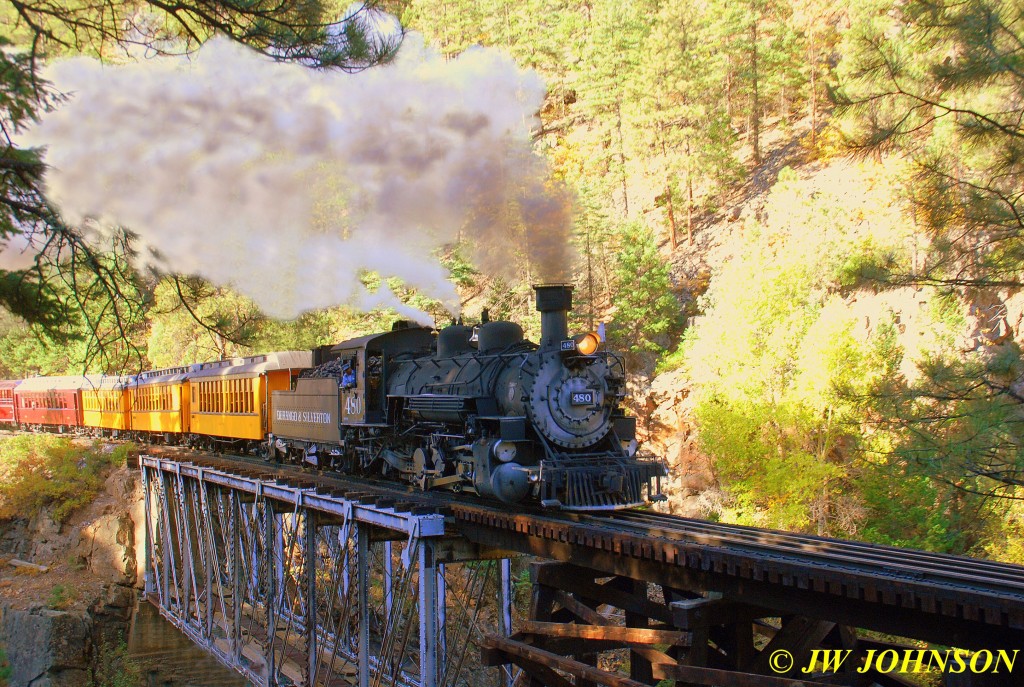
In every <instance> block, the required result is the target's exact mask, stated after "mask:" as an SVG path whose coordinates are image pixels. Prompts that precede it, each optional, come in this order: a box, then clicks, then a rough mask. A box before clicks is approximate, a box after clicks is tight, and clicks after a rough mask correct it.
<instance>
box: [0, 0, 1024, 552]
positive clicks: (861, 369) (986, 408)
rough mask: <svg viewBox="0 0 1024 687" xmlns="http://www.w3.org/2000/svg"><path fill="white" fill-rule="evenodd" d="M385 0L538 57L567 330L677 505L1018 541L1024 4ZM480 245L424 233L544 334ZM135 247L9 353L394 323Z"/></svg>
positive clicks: (42, 364) (405, 17)
mask: <svg viewBox="0 0 1024 687" xmlns="http://www.w3.org/2000/svg"><path fill="white" fill-rule="evenodd" d="M384 8H385V9H387V10H388V11H390V12H392V13H393V14H394V15H395V16H397V17H399V19H400V20H401V23H402V24H403V26H404V27H406V29H407V30H408V31H410V32H415V33H417V34H422V36H423V37H424V38H425V40H426V42H427V44H428V45H431V46H433V47H434V48H435V49H436V50H438V51H440V52H441V53H442V54H443V55H444V56H445V57H447V58H450V59H454V58H456V57H458V56H459V55H462V54H464V53H465V52H466V51H472V50H475V49H478V48H479V47H484V48H497V49H500V50H502V51H505V52H506V53H508V54H510V55H511V56H512V57H513V58H514V60H515V61H516V63H517V64H519V65H520V66H522V67H526V68H530V69H533V70H536V71H537V72H538V73H539V74H540V75H541V76H542V77H543V79H544V81H545V83H546V86H547V91H546V97H545V99H544V103H543V107H542V108H541V110H540V112H539V118H538V121H537V122H536V123H535V124H534V145H535V148H536V150H537V151H539V152H540V153H542V154H543V155H544V156H545V157H546V158H547V160H548V161H549V163H550V166H551V169H552V170H553V177H552V179H551V181H550V183H552V184H556V183H557V184H565V185H567V186H568V187H569V188H570V189H571V191H572V194H573V197H574V199H575V200H574V218H575V219H574V232H573V242H574V248H575V252H576V256H575V268H574V275H573V280H574V283H575V287H576V288H575V305H576V312H575V317H576V322H575V325H576V326H578V327H579V328H581V329H582V328H593V327H596V325H597V324H598V323H599V322H604V323H606V324H607V332H608V337H609V343H610V345H612V346H613V347H616V348H618V349H621V350H625V351H628V355H629V362H630V364H631V367H632V369H633V373H634V382H633V389H634V398H633V405H634V406H635V409H636V411H637V412H638V414H640V415H641V418H642V425H643V428H644V430H645V431H646V432H647V434H648V437H649V439H650V442H649V445H650V446H651V447H652V448H653V449H655V450H656V451H659V452H661V453H663V454H664V455H665V457H666V458H667V459H668V460H669V462H670V464H671V465H672V466H673V467H674V469H675V471H676V476H675V486H674V491H673V499H674V501H675V503H674V504H672V506H673V507H676V508H677V509H682V508H684V506H685V507H686V508H688V509H690V511H691V512H692V511H697V512H699V513H700V514H701V515H703V516H705V517H713V518H722V519H728V520H731V521H737V522H745V523H753V524H758V525H764V526H771V527H784V528H791V529H797V530H804V531H811V532H818V533H821V534H826V535H833V536H850V537H857V538H863V539H867V540H871V541H878V542H884V543H896V544H901V545H910V546H917V547H923V548H928V549H934V550H940V551H949V552H956V553H970V554H976V555H989V556H994V557H1000V558H1007V559H1011V560H1015V561H1018V562H1024V538H1022V537H1024V520H1022V518H1024V509H1022V508H1021V507H1020V506H1019V505H1018V500H1017V499H1019V498H1020V497H1022V496H1024V491H1022V490H1021V485H1022V484H1024V482H1022V480H1024V456H1022V455H1021V442H1022V439H1024V437H1022V434H1021V420H1022V419H1024V415H1022V410H1024V405H1022V404H1024V361H1022V359H1021V348H1020V342H1021V341H1022V334H1021V326H1022V323H1024V295H1022V294H1021V286H1022V285H1024V243H1022V240H1021V239H1022V234H1024V220H1022V211H1024V202H1022V199H1021V193H1022V188H1024V184H1022V181H1024V127H1022V126H1021V118H1022V114H1024V49H1022V47H1021V46H1022V45H1024V2H1022V1H1021V0H1003V1H998V0H965V1H962V2H955V3H954V2H946V1H944V0H930V1H923V0H911V1H910V2H906V3H902V4H899V5H896V6H894V5H893V4H892V3H885V2H877V1H876V0H848V1H846V2H831V1H829V0H739V1H737V0H728V1H727V0H635V1H632V2H629V1H626V2H623V1H621V0H615V1H614V2H613V1H612V0H594V1H592V2H575V1H573V0H519V1H517V2H511V1H510V0H474V1H472V2H470V1H468V0H411V1H408V2H398V1H395V2H388V3H385V5H384ZM406 40H407V41H409V40H412V37H411V36H410V37H407V39H406ZM373 68H374V69H378V68H380V67H373ZM6 107H8V108H10V105H7V106H6ZM129 244H130V240H129ZM479 248H480V247H479V246H476V247H474V246H470V245H466V243H461V244H453V245H449V246H447V247H446V248H445V250H444V251H443V254H442V255H441V256H440V259H441V261H442V263H443V264H444V265H445V267H446V268H447V269H449V270H450V272H451V279H452V280H453V282H454V283H455V284H456V286H457V288H458V291H459V295H460V297H461V299H462V304H463V310H464V315H465V316H466V317H467V318H468V319H470V320H472V319H473V318H475V317H477V316H478V315H479V313H480V312H481V310H482V309H483V308H487V309H488V310H489V312H490V315H491V317H492V318H510V319H515V320H518V321H522V322H524V323H525V324H526V325H527V328H528V330H529V329H530V328H531V327H532V328H533V329H534V330H535V329H536V328H537V323H538V320H537V317H536V313H534V312H532V310H533V308H532V303H531V292H530V288H529V287H530V283H531V282H532V281H534V280H535V274H536V266H535V265H531V263H530V260H529V259H528V258H527V257H525V256H526V255H527V254H528V251H525V250H524V251H523V254H521V255H520V254H517V255H509V256H507V262H508V263H509V264H512V265H514V270H512V272H513V276H502V277H498V276H496V275H495V274H492V273H489V272H488V271H487V270H483V269H480V268H479V266H478V265H474V264H473V262H472V258H471V257H470V256H472V255H474V254H476V253H475V252H474V249H479ZM131 250H132V247H131V246H130V245H114V246H113V250H112V251H111V252H110V254H109V256H108V257H105V258H103V259H105V260H110V261H111V262H110V265H111V266H112V267H111V270H110V273H111V275H112V277H111V279H110V280H108V281H111V282H114V283H122V282H123V284H124V291H125V295H124V298H126V299H128V301H130V302H131V303H133V304H136V306H137V307H134V308H133V309H131V311H130V316H128V317H116V318H112V317H111V316H110V313H109V312H108V311H107V310H104V309H102V308H103V306H102V304H103V303H104V302H106V301H104V300H103V299H91V298H88V297H86V298H82V299H80V303H81V309H82V311H83V312H84V315H83V316H82V317H81V318H80V320H79V324H77V325H74V324H72V325H67V326H65V325H64V324H61V326H52V325H53V323H49V325H50V326H47V325H48V323H47V322H46V321H45V319H41V318H36V320H35V321H36V324H35V325H33V326H31V327H29V326H26V325H25V324H24V323H23V322H21V321H18V320H15V319H11V320H10V321H9V322H8V323H7V325H6V334H5V336H4V337H3V338H2V339H0V363H2V365H3V366H4V368H5V369H4V370H3V374H4V375H6V376H14V377H21V376H25V375H28V374H33V373H59V372H65V371H80V370H81V369H83V367H88V368H91V369H107V370H114V369H118V370H123V369H127V370H129V371H130V370H131V369H132V368H133V367H135V368H140V367H148V366H165V365H175V364H181V363H188V362H193V361H196V360H203V359H210V358H216V357H221V356H228V355H233V354H237V353H242V352H247V351H252V350H266V349H283V348H300V347H309V346H312V345H319V344H323V343H329V342H335V341H338V340H341V339H344V338H347V337H349V336H352V335H356V334H361V333H364V332H367V331H372V330H375V329H378V328H380V327H386V326H389V324H390V321H391V319H393V317H394V314H393V313H390V312H380V311H378V312H374V313H371V314H370V315H369V316H367V315H365V314H362V313H358V312H356V311H354V310H352V309H349V308H345V307H339V308H334V309H330V310H326V311H313V312H309V313H306V314H304V315H302V316H301V317H300V318H299V319H298V320H296V321H293V322H276V321H273V320H270V319H268V318H267V317H266V316H264V315H263V314H262V313H260V311H259V309H258V308H257V307H256V306H255V305H254V304H253V303H252V302H251V301H248V300H247V299H246V298H244V297H242V296H239V295H238V294H236V293H233V292H231V291H230V290H229V289H228V288H226V287H224V286H223V285H213V284H209V283H207V282H205V281H202V280H200V279H196V278H191V277H190V278H170V277H162V278H157V277H154V276H144V277H141V278H134V277H133V278H124V279H122V276H121V275H120V273H119V272H117V270H116V269H115V268H116V266H117V265H119V264H121V262H120V260H121V258H122V257H123V256H124V255H126V254H129V253H131ZM104 264H105V263H104ZM8 274H14V273H8ZM362 279H363V280H364V282H365V283H367V284H369V285H370V287H371V288H373V287H374V286H375V284H376V283H377V282H379V277H377V276H376V275H375V274H373V273H366V274H364V275H363V277H362ZM391 286H392V288H393V289H394V290H395V291H396V293H398V294H399V296H401V297H402V298H403V300H405V301H406V302H410V303H413V304H414V305H415V306H416V307H419V308H423V309H426V310H427V311H428V312H430V313H432V314H433V315H434V316H435V317H437V318H438V321H439V322H441V321H444V320H445V319H446V318H448V317H450V316H449V315H448V314H447V313H445V311H444V309H443V308H442V307H441V306H440V304H439V303H436V302H432V301H430V300H429V299H426V298H424V297H423V296H422V295H421V294H418V293H417V292H416V291H415V290H414V289H411V288H408V287H406V286H405V285H402V284H399V283H394V284H392V285H391ZM5 302H6V301H5ZM93 307H95V308H97V311H95V312H91V311H90V308H93ZM652 389H653V391H652Z"/></svg>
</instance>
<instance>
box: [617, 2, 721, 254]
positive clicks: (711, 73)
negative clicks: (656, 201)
mask: <svg viewBox="0 0 1024 687" xmlns="http://www.w3.org/2000/svg"><path fill="white" fill-rule="evenodd" d="M708 23H709V19H708V17H707V16H706V15H705V14H704V12H703V11H702V8H701V6H700V5H699V4H697V3H690V2H668V3H665V4H664V5H663V6H662V7H661V10H660V12H659V13H658V15H657V17H656V19H655V21H654V24H653V27H652V29H651V35H650V37H649V39H648V40H647V41H645V42H644V46H643V50H644V52H643V59H642V61H641V67H640V68H639V69H638V70H637V78H636V81H635V82H634V84H633V88H634V93H635V96H634V98H635V108H636V110H637V112H638V114H637V116H636V120H637V125H638V127H639V129H640V131H641V136H642V138H643V140H644V141H645V142H646V144H647V147H648V153H649V155H650V157H651V158H652V161H653V166H654V167H656V168H658V169H659V170H660V172H661V173H662V174H663V175H664V176H663V179H662V180H661V181H663V183H664V190H663V193H662V194H661V196H660V197H659V198H660V199H662V201H663V203H664V205H665V208H666V211H667V218H668V224H669V243H670V245H671V247H672V248H673V249H675V247H676V245H677V244H678V229H677V227H678V223H679V222H678V218H677V215H676V205H677V197H678V196H679V195H680V188H681V190H682V194H681V195H682V198H683V204H684V205H685V213H686V237H687V242H688V243H690V244H692V243H693V215H694V211H695V209H696V206H697V200H698V194H700V195H712V194H713V193H714V192H715V191H716V190H717V189H718V188H719V185H720V183H721V182H722V181H723V180H725V179H727V178H730V177H731V176H732V173H733V171H734V164H733V156H732V148H733V138H734V137H733V134H732V131H731V129H730V127H729V123H728V120H727V117H726V111H725V101H724V99H723V98H721V88H720V85H721V82H722V81H723V77H724V61H723V60H721V59H720V55H716V54H715V53H714V51H713V50H712V48H711V36H710V32H709V31H708V29H707V26H708Z"/></svg>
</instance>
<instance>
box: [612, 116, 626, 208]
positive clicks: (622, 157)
mask: <svg viewBox="0 0 1024 687" xmlns="http://www.w3.org/2000/svg"><path fill="white" fill-rule="evenodd" d="M615 129H616V131H617V132H618V134H619V164H620V165H621V169H620V173H621V175H622V209H623V213H624V214H625V216H626V217H629V191H628V190H627V188H626V142H625V141H624V140H623V138H622V101H621V100H616V101H615Z"/></svg>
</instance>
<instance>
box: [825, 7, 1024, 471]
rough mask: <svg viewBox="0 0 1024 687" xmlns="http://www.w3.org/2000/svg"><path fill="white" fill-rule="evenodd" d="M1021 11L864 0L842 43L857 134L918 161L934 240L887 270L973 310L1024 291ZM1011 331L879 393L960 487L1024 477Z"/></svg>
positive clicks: (923, 213) (915, 191) (921, 459)
mask: <svg viewBox="0 0 1024 687" xmlns="http://www.w3.org/2000/svg"><path fill="white" fill-rule="evenodd" d="M1022 17H1024V2H1022V1H1021V0H999V1H997V0H965V1H957V2H952V1H949V0H935V1H932V0H929V1H925V0H916V1H912V2H908V3H905V4H902V5H900V6H898V7H895V8H894V7H892V6H891V5H890V4H888V3H882V2H877V1H875V0H865V1H864V2H861V3H858V4H857V5H856V6H855V11H854V13H853V24H852V27H851V30H850V31H849V33H848V35H847V38H846V41H845V42H844V46H843V49H844V53H845V55H844V59H843V61H842V63H841V64H840V67H839V69H840V72H839V75H840V78H841V81H840V86H841V90H840V102H841V104H842V111H843V113H844V115H845V122H844V124H845V128H846V132H847V134H848V136H849V137H850V140H851V142H852V144H853V145H854V146H855V147H856V148H857V149H859V150H861V151H864V152H875V153H881V152H886V151H892V152H894V153H896V154H898V155H899V156H900V157H901V158H902V159H903V160H905V161H906V162H907V164H908V169H909V172H910V174H909V177H910V178H909V182H908V184H907V190H906V195H907V198H908V200H909V202H910V204H911V206H912V209H913V212H914V218H915V220H916V221H917V222H918V224H919V225H920V226H921V227H922V228H923V229H924V230H925V231H927V232H928V234H929V235H930V238H931V245H930V246H928V250H927V251H926V254H925V255H924V256H923V258H922V259H918V260H915V261H914V263H913V265H911V266H910V267H909V268H907V269H889V270H888V271H887V273H885V279H886V281H887V282H888V283H890V284H906V283H912V284H917V285H921V284H934V285H941V286H943V287H946V288H948V289H949V290H950V291H949V293H950V297H951V298H952V299H953V300H954V301H955V302H957V303H958V307H960V308H963V309H964V310H968V309H971V310H975V311H976V312H982V311H984V310H986V309H988V308H989V307H990V305H991V304H993V303H994V304H996V306H998V305H999V304H1000V303H1002V302H1003V301H1004V300H1005V299H1007V298H1009V296H1010V295H1012V294H1013V293H1016V292H1018V291H1019V290H1020V288H1021V287H1022V286H1024V219H1022V218H1024V196H1022V195H1021V188H1022V187H1024V126H1022V121H1024V97H1022V96H1024V54H1022V52H1021V49H1020V46H1021V44H1022V42H1024V21H1022ZM997 325H998V322H997ZM1001 327H1002V329H1003V330H1004V331H1003V332H1002V333H1001V334H1000V333H998V331H997V330H999V328H1000V326H996V327H995V328H994V329H993V331H980V332H979V333H978V335H977V336H975V337H974V338H975V342H976V345H974V346H973V350H971V351H969V352H968V353H967V354H963V353H962V352H959V351H958V352H956V353H954V354H943V355H935V356H933V358H932V359H931V360H929V361H926V363H925V364H923V365H922V366H921V373H922V374H921V378H920V380H918V381H917V382H915V383H913V384H907V385H904V386H903V387H900V388H891V389H881V390H879V399H880V400H879V402H880V404H881V405H882V406H883V408H884V411H883V412H882V417H883V418H885V421H886V422H887V423H891V425H894V426H898V427H902V428H904V430H905V431H906V433H907V436H906V439H905V441H903V442H901V443H900V444H899V446H898V447H897V450H898V452H899V454H900V455H901V456H902V457H903V458H904V459H906V460H911V461H914V462H915V463H916V464H918V465H921V464H924V463H927V464H928V465H929V466H930V468H931V469H932V470H934V473H935V474H936V475H937V476H939V477H940V478H942V479H945V480H947V481H949V482H950V483H953V484H963V481H964V480H966V479H973V478H974V477H977V476H983V477H985V478H986V479H990V480H995V485H996V487H995V489H994V490H996V491H998V490H999V486H1000V485H1004V486H1005V485H1011V486H1015V485H1019V484H1021V483H1022V480H1024V454H1022V452H1021V445H1022V444H1021V439H1022V437H1021V435H1020V432H1019V430H1018V426H1019V422H1020V421H1019V417H1020V414H1021V410H1022V405H1024V395H1022V394H1021V393H1020V391H1019V390H1020V385H1021V380H1022V379H1024V358H1022V356H1021V350H1020V347H1019V345H1018V344H1017V343H1015V342H1014V341H1013V338H1014V334H1015V333H1016V332H1014V331H1013V330H1012V329H1010V326H1009V323H1004V324H1003V325H1001ZM981 329H983V330H988V329H990V326H989V325H988V324H985V325H983V326H982V327H981ZM990 484H992V483H990ZM965 488H970V489H972V490H977V489H979V488H981V489H983V490H985V488H984V487H979V485H977V484H972V485H970V486H969V487H967V486H965ZM988 490H993V489H988Z"/></svg>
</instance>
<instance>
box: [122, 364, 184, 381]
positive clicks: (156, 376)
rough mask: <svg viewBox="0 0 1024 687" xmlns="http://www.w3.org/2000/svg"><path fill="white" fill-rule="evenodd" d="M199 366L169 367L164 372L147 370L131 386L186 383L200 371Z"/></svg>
mask: <svg viewBox="0 0 1024 687" xmlns="http://www.w3.org/2000/svg"><path fill="white" fill-rule="evenodd" d="M198 369H199V365H190V366H188V367H185V366H182V367H168V368H164V369H163V370H147V371H146V372H142V373H140V374H139V376H138V377H136V378H135V380H134V381H133V382H132V384H131V385H130V386H149V385H152V384H174V383H176V382H184V381H185V380H187V379H188V377H189V374H190V373H191V372H192V371H193V370H198Z"/></svg>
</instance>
